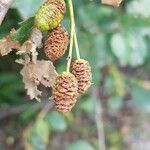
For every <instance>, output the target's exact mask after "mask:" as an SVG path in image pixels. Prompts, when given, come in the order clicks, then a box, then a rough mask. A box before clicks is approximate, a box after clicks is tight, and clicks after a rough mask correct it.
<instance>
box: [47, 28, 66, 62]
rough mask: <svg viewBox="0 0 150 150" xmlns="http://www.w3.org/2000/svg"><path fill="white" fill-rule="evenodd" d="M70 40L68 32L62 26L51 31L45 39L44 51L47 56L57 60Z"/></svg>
mask: <svg viewBox="0 0 150 150" xmlns="http://www.w3.org/2000/svg"><path fill="white" fill-rule="evenodd" d="M68 42H69V37H68V33H67V31H66V30H65V28H63V27H62V26H59V27H57V28H56V29H54V30H53V31H49V32H48V35H47V37H46V39H45V41H44V51H45V54H46V56H47V57H48V58H49V59H50V60H52V61H55V60H57V59H58V58H60V57H61V56H62V55H63V54H64V53H65V51H66V49H67V46H68Z"/></svg>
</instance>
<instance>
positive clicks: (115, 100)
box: [108, 96, 123, 111]
mask: <svg viewBox="0 0 150 150" xmlns="http://www.w3.org/2000/svg"><path fill="white" fill-rule="evenodd" d="M122 104H123V100H122V98H121V97H119V96H116V97H111V98H110V99H108V107H109V108H110V109H111V110H112V111H118V110H119V109H120V108H121V106H122Z"/></svg>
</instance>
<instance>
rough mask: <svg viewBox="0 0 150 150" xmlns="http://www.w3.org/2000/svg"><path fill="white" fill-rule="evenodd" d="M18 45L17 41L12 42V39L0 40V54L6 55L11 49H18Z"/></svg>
mask: <svg viewBox="0 0 150 150" xmlns="http://www.w3.org/2000/svg"><path fill="white" fill-rule="evenodd" d="M19 48H20V44H19V43H18V42H17V41H13V40H12V39H10V38H8V37H6V38H3V39H0V54H1V55H2V56H5V55H8V54H9V53H10V52H11V51H12V50H13V49H17V50H18V49H19Z"/></svg>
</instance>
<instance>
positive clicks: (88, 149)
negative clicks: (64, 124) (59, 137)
mask: <svg viewBox="0 0 150 150" xmlns="http://www.w3.org/2000/svg"><path fill="white" fill-rule="evenodd" d="M66 150H94V148H93V147H92V146H91V144H89V143H88V142H86V141H83V140H78V141H75V142H73V143H72V144H70V145H69V146H68V147H67V149H66Z"/></svg>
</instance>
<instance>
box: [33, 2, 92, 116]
mask: <svg viewBox="0 0 150 150" xmlns="http://www.w3.org/2000/svg"><path fill="white" fill-rule="evenodd" d="M65 13H66V5H65V1H64V0H47V1H46V2H45V3H44V4H43V5H42V6H41V7H40V9H39V10H38V12H37V13H36V15H35V25H36V26H37V28H39V29H40V30H41V31H48V33H47V36H46V38H45V39H44V52H45V54H46V56H47V57H48V58H49V59H50V60H51V61H55V60H57V59H59V58H60V57H62V56H63V54H64V53H65V51H66V49H67V46H68V43H69V36H68V33H67V31H66V30H65V28H64V27H62V26H61V25H60V23H61V21H62V20H63V18H64V15H65ZM91 82H92V73H91V67H90V64H89V63H88V61H86V60H83V59H78V60H76V61H75V62H73V63H72V65H71V68H70V73H68V72H64V73H62V74H60V75H58V77H57V78H56V80H55V84H54V85H53V87H52V97H53V99H54V102H55V108H56V109H57V110H58V111H60V112H63V113H65V112H69V111H71V109H72V108H73V106H74V105H75V103H76V102H77V98H78V97H79V96H80V95H81V94H83V93H84V92H86V90H87V89H88V88H89V87H90V85H91Z"/></svg>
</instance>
